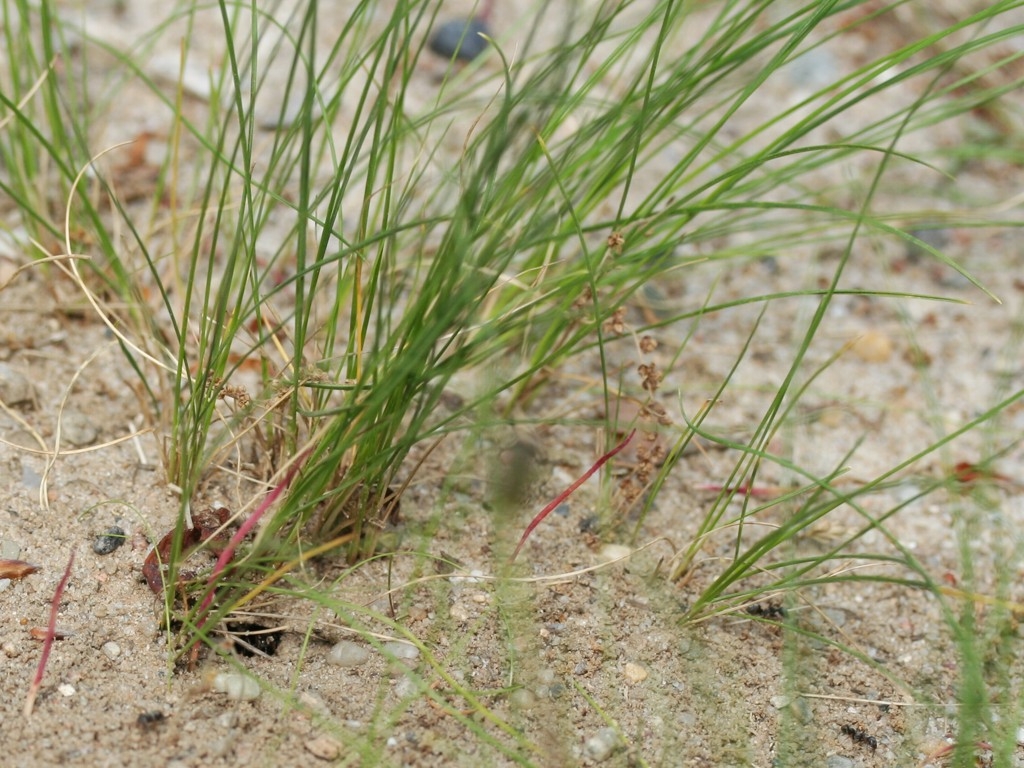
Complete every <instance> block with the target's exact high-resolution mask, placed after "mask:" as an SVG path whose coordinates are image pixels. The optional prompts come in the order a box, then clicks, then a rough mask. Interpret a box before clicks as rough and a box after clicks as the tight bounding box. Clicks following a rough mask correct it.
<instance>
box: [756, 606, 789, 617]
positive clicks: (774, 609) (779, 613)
mask: <svg viewBox="0 0 1024 768" xmlns="http://www.w3.org/2000/svg"><path fill="white" fill-rule="evenodd" d="M747 613H749V614H750V615H751V616H760V617H761V618H763V619H784V618H786V609H785V608H783V607H782V606H781V605H778V604H776V603H765V604H764V605H761V603H754V604H753V605H749V606H747Z"/></svg>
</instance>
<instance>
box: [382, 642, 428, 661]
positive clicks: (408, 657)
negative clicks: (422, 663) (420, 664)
mask: <svg viewBox="0 0 1024 768" xmlns="http://www.w3.org/2000/svg"><path fill="white" fill-rule="evenodd" d="M381 650H382V651H383V652H384V655H385V656H390V657H392V658H395V659H402V660H404V661H412V660H413V659H418V658H419V656H420V649H419V648H417V647H416V646H415V645H409V644H408V643H399V642H390V643H384V646H383V648H382V649H381Z"/></svg>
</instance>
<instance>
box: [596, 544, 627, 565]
mask: <svg viewBox="0 0 1024 768" xmlns="http://www.w3.org/2000/svg"><path fill="white" fill-rule="evenodd" d="M631 554H633V550H632V549H630V548H629V547H626V546H623V545H622V544H605V545H604V546H603V547H601V551H600V552H598V553H597V559H598V560H600V561H601V562H602V563H608V562H611V561H612V560H619V559H621V558H623V557H629V556H630V555H631Z"/></svg>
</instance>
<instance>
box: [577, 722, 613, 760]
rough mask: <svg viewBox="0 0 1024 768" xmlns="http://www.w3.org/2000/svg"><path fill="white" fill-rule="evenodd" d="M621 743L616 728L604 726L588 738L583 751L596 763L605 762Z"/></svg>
mask: <svg viewBox="0 0 1024 768" xmlns="http://www.w3.org/2000/svg"><path fill="white" fill-rule="evenodd" d="M618 744H619V736H618V734H617V733H615V729H614V728H602V729H601V730H600V731H598V732H597V733H596V734H594V735H593V736H591V737H590V738H589V739H587V742H586V744H584V745H583V752H584V753H585V754H586V756H587V757H589V758H590V759H591V760H593V761H594V762H596V763H600V762H603V761H605V760H607V759H608V758H609V757H611V756H612V753H613V752H614V751H615V747H617V746H618Z"/></svg>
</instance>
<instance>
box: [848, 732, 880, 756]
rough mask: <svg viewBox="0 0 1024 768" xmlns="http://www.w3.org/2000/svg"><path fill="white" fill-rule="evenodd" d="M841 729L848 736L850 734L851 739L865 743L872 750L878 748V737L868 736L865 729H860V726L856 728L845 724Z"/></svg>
mask: <svg viewBox="0 0 1024 768" xmlns="http://www.w3.org/2000/svg"><path fill="white" fill-rule="evenodd" d="M841 730H842V732H843V733H844V734H845V735H846V736H849V737H850V739H852V740H853V741H855V742H857V743H858V744H863V745H864V746H866V747H871V751H872V752H874V751H875V750H876V749H878V739H876V738H875V737H874V736H868V735H867V734H866V733H864V731H862V730H860V729H859V728H854V727H853V726H852V725H844V726H843V727H842V729H841Z"/></svg>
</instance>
